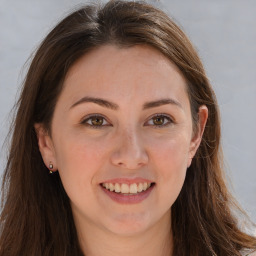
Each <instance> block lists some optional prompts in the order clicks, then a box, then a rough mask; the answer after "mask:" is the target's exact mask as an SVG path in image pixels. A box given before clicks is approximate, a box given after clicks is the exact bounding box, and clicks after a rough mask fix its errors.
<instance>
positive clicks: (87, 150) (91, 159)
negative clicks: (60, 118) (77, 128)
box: [56, 135, 106, 194]
mask: <svg viewBox="0 0 256 256" xmlns="http://www.w3.org/2000/svg"><path fill="white" fill-rule="evenodd" d="M64 138H65V139H64ZM58 140H59V141H61V143H59V144H58V145H60V147H57V150H56V159H57V165H58V169H59V174H60V177H61V180H62V183H63V186H64V187H65V190H66V192H67V193H68V194H69V193H73V192H75V191H79V190H80V191H84V192H85V193H86V191H87V192H89V190H90V189H92V186H91V184H94V183H96V181H97V179H96V176H97V173H98V171H99V170H101V169H102V165H103V163H104V161H105V158H106V156H105V151H106V149H105V147H104V145H102V143H99V142H97V141H95V140H90V139H88V138H86V137H85V136H81V135H77V136H73V135H72V136H59V138H58ZM88 194H89V193H88Z"/></svg>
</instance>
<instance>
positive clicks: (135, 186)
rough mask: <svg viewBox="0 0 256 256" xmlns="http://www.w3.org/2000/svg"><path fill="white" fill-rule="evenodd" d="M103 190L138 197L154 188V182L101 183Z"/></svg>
mask: <svg viewBox="0 0 256 256" xmlns="http://www.w3.org/2000/svg"><path fill="white" fill-rule="evenodd" d="M100 185H101V186H102V187H103V188H105V189H106V190H108V191H110V192H115V193H117V194H123V195H127V196H130V195H137V194H139V193H141V192H144V191H147V190H148V189H149V188H150V187H152V186H154V185H155V183H154V182H140V183H132V184H130V185H129V184H126V183H101V184H100Z"/></svg>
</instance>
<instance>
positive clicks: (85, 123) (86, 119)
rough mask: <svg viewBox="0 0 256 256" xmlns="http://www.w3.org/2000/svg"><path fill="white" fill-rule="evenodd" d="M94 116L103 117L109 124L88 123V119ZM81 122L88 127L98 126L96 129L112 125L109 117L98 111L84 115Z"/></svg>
mask: <svg viewBox="0 0 256 256" xmlns="http://www.w3.org/2000/svg"><path fill="white" fill-rule="evenodd" d="M93 117H100V118H103V119H104V120H105V121H106V122H107V123H108V124H107V125H99V126H96V125H90V124H88V123H87V121H88V120H90V119H91V118H93ZM79 123H80V124H82V125H87V126H88V127H91V128H96V129H100V128H102V127H105V126H112V125H111V123H110V122H109V121H108V119H107V118H106V117H105V116H104V115H102V114H97V113H95V114H89V115H86V116H84V117H83V118H82V119H81V121H80V122H79Z"/></svg>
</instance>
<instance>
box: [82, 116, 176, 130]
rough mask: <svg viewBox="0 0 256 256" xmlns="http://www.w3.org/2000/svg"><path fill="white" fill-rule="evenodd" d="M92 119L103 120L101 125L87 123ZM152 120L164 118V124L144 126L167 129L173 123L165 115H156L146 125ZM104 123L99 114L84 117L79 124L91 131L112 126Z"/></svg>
mask: <svg viewBox="0 0 256 256" xmlns="http://www.w3.org/2000/svg"><path fill="white" fill-rule="evenodd" d="M93 118H100V119H103V125H93V124H89V123H88V121H89V120H92V119H93ZM154 118H164V119H165V122H164V124H162V125H155V124H151V125H146V126H153V127H154V128H162V127H167V126H169V125H171V124H173V123H174V121H173V118H171V117H170V116H169V115H167V114H156V115H153V116H152V117H150V119H149V120H148V121H147V122H146V123H148V122H149V121H150V120H153V119H154ZM166 120H167V122H166ZM104 122H108V121H107V119H106V118H105V117H104V116H102V115H100V114H92V115H89V116H87V117H86V118H85V119H83V120H82V121H81V122H80V123H81V124H82V125H86V126H88V127H90V128H93V129H101V128H102V127H104V126H112V125H111V124H110V123H109V122H108V124H107V125H106V124H104Z"/></svg>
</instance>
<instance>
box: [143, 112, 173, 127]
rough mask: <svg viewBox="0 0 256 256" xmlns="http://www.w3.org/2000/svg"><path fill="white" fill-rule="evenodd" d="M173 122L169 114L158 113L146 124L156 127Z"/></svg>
mask: <svg viewBox="0 0 256 256" xmlns="http://www.w3.org/2000/svg"><path fill="white" fill-rule="evenodd" d="M171 124H173V120H172V118H171V117H169V116H168V115H162V114H158V115H155V116H153V117H152V118H151V119H150V120H149V121H148V122H147V123H146V126H153V127H156V128H161V127H165V126H168V125H171Z"/></svg>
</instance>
